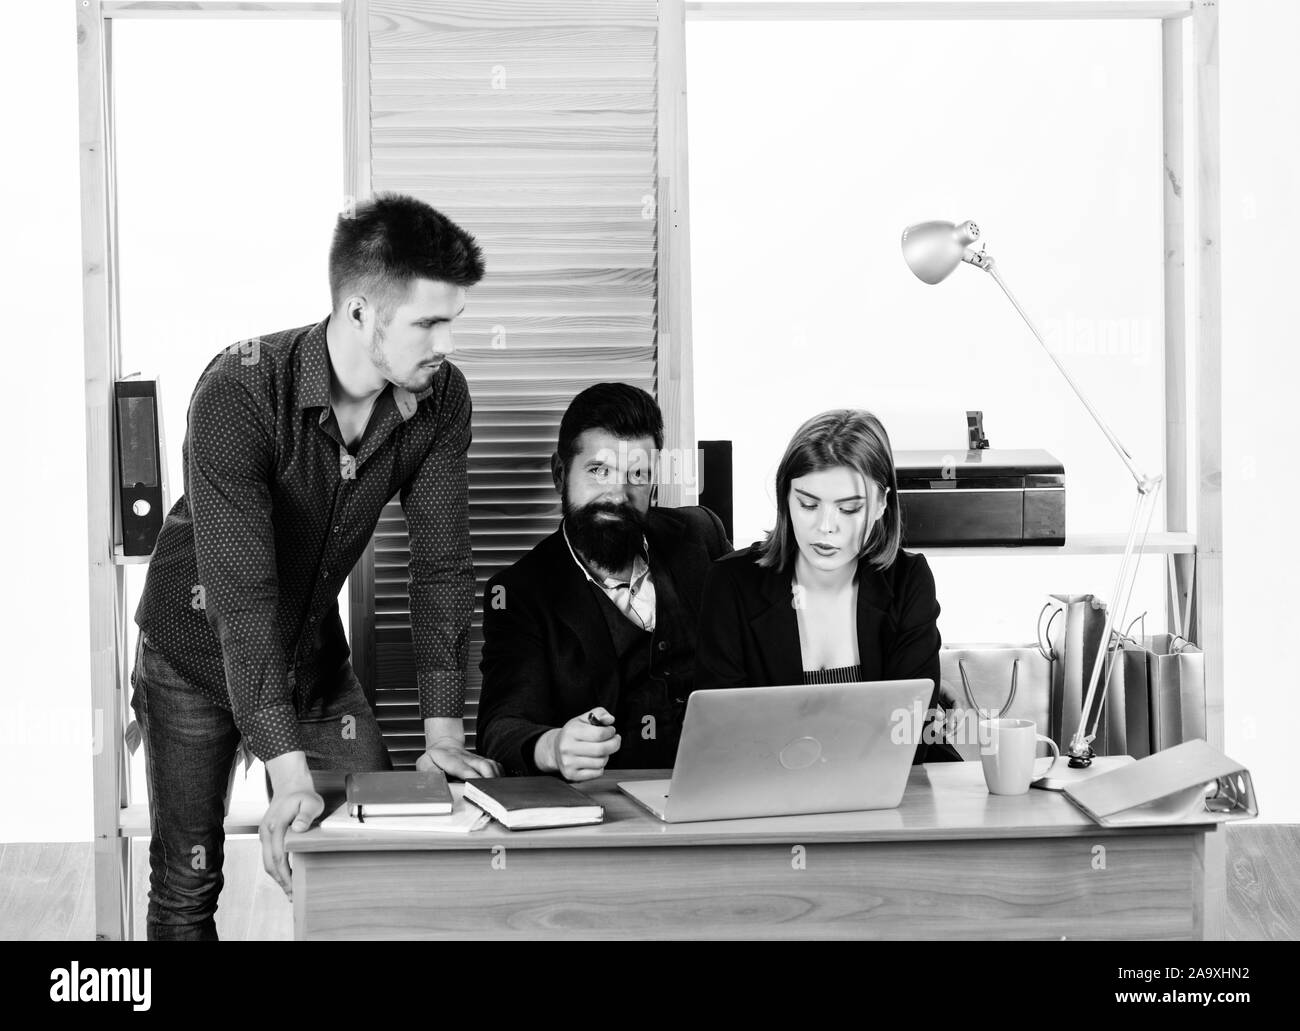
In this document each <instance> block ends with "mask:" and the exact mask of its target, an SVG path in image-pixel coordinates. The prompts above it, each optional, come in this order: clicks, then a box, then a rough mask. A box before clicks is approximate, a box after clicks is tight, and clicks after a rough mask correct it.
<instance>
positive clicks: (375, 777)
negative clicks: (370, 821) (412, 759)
mask: <svg viewBox="0 0 1300 1031" xmlns="http://www.w3.org/2000/svg"><path fill="white" fill-rule="evenodd" d="M343 783H344V790H345V791H346V795H347V803H348V815H350V816H354V817H356V818H357V819H358V820H364V819H366V818H367V817H370V816H445V815H447V814H448V813H450V812H451V809H452V797H451V788H450V787H448V786H447V777H446V775H445V774H444V773H443V772H442V771H441V770H427V771H425V772H423V773H421V772H419V771H416V770H385V771H381V772H375V773H349V774H348V775H347V778H346V779H345V780H344V782H343Z"/></svg>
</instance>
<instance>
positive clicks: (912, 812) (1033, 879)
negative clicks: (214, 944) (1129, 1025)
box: [288, 762, 1223, 940]
mask: <svg viewBox="0 0 1300 1031" xmlns="http://www.w3.org/2000/svg"><path fill="white" fill-rule="evenodd" d="M662 776H666V773H664V772H661V771H635V772H634V771H622V772H619V773H616V774H611V775H608V776H606V777H604V778H602V779H600V780H596V781H592V782H591V783H589V784H588V785H585V786H584V790H585V791H587V792H589V793H590V794H591V795H592V796H593V797H595V798H598V799H599V800H600V801H601V802H602V803H603V804H604V805H605V822H604V823H603V824H600V825H598V826H593V827H571V828H565V829H558V830H537V831H522V832H513V833H512V832H510V831H507V830H505V829H504V828H502V827H501V826H500V825H499V824H496V823H492V824H490V825H489V826H488V827H487V828H485V829H484V830H482V831H478V832H475V833H473V834H468V835H459V834H456V835H439V836H434V835H427V834H426V835H419V834H414V833H405V834H403V833H400V832H385V831H376V832H374V833H373V834H367V835H361V834H359V833H357V832H355V831H344V832H339V831H334V832H330V831H324V830H321V829H320V828H313V829H312V830H310V831H308V832H306V833H304V834H291V835H290V836H289V841H288V847H289V850H290V851H291V852H292V863H293V907H294V933H295V936H296V937H298V938H326V939H337V938H360V939H372V938H405V939H409V938H450V939H457V940H460V939H476V938H524V939H536V938H584V939H592V938H1060V937H1071V938H1075V937H1079V938H1201V937H1221V936H1222V926H1221V924H1220V923H1219V922H1220V921H1221V919H1222V917H1221V912H1220V909H1219V907H1217V906H1216V905H1215V904H1214V900H1213V898H1212V897H1209V895H1208V894H1207V892H1208V889H1209V887H1210V885H1209V882H1208V881H1207V878H1206V875H1205V870H1206V865H1205V860H1206V847H1207V841H1210V840H1211V836H1212V835H1216V834H1219V835H1221V834H1222V833H1223V831H1222V829H1221V828H1220V827H1219V826H1218V825H1216V824H1213V823H1209V824H1184V825H1179V826H1176V827H1159V828H1141V829H1137V830H1107V829H1103V828H1100V827H1098V826H1096V825H1095V824H1094V823H1092V821H1091V820H1089V819H1088V818H1087V817H1086V816H1084V815H1083V814H1082V813H1080V812H1079V811H1078V810H1076V809H1075V808H1074V806H1073V805H1071V804H1070V802H1069V800H1068V799H1066V798H1065V797H1064V796H1062V795H1059V794H1056V793H1052V792H1046V791H1038V790H1031V791H1030V792H1029V794H1027V795H1021V796H1018V797H1000V796H994V795H990V794H988V792H987V790H986V789H985V786H984V779H983V774H982V771H981V769H980V765H979V763H974V762H966V763H934V764H929V765H926V766H917V767H914V768H913V769H912V772H911V777H910V779H909V781H908V786H907V791H906V793H905V794H904V796H903V802H902V805H901V806H899V808H897V809H886V810H878V811H874V812H859V813H838V814H828V815H818V816H790V817H781V818H767V819H752V820H725V821H713V822H708V823H689V824H673V825H669V824H664V823H660V822H659V821H658V820H656V819H655V818H654V817H652V816H650V815H649V814H648V813H646V812H645V811H644V810H642V809H641V808H640V807H639V806H637V805H636V804H635V803H633V802H632V801H631V800H630V799H628V798H627V797H626V796H624V795H623V794H622V793H621V792H620V791H619V790H618V788H617V787H616V783H617V781H619V780H632V779H641V778H648V777H662ZM328 808H329V806H328V805H327V809H328ZM1207 903H1208V904H1207Z"/></svg>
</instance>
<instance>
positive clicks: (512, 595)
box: [477, 507, 731, 773]
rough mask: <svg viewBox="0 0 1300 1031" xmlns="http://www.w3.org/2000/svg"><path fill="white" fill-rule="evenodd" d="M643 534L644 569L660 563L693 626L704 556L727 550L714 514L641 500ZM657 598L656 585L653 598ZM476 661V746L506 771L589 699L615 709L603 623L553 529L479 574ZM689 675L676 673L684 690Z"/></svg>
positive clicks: (516, 768)
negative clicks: (645, 506) (646, 507)
mask: <svg viewBox="0 0 1300 1031" xmlns="http://www.w3.org/2000/svg"><path fill="white" fill-rule="evenodd" d="M646 541H647V543H648V544H649V546H650V569H651V575H652V576H656V572H655V571H656V567H657V566H658V565H659V564H661V563H662V564H664V565H666V568H667V570H668V574H669V575H670V576H671V577H672V580H673V584H674V586H675V588H676V593H677V596H678V600H679V604H680V605H682V606H684V607H685V608H686V609H687V611H686V613H685V614H684V618H683V619H682V624H683V626H684V628H685V629H686V632H687V633H688V634H691V635H693V634H694V632H695V627H696V620H697V618H698V614H699V608H700V599H701V595H702V593H703V590H704V579H705V577H706V576H707V575H708V572H709V567H710V564H711V562H712V561H713V559H715V558H717V557H718V556H720V555H725V554H726V553H727V552H729V551H730V550H731V544H730V542H729V541H728V540H727V535H726V532H725V531H724V530H723V527H722V522H721V521H720V520H719V519H718V517H717V516H716V515H714V514H713V513H712V512H711V511H709V510H708V509H707V508H700V507H689V508H651V509H650V511H649V513H648V526H647V529H646ZM498 588H500V589H502V590H503V591H504V593H502V590H498ZM660 597H662V595H661V594H660V592H658V591H657V592H656V603H659V599H660ZM496 598H500V599H501V603H499V604H494V599H496ZM691 643H692V644H693V642H691ZM479 669H480V670H481V671H482V673H483V688H482V693H481V695H480V697H479V709H478V725H477V735H478V736H477V747H478V750H479V752H480V753H481V754H483V755H486V756H488V757H490V758H492V759H495V760H496V761H497V762H500V763H501V764H502V765H503V766H504V767H505V768H506V770H507V771H508V772H513V773H526V772H531V771H532V770H534V769H535V767H534V766H533V762H532V750H533V746H534V744H535V743H536V740H537V737H538V736H539V735H540V734H542V733H544V732H545V731H547V730H549V729H550V728H552V727H559V726H562V725H563V724H565V723H567V722H568V721H569V720H571V719H572V718H573V717H574V716H577V715H579V714H580V713H582V712H583V711H585V710H588V709H591V708H593V707H595V706H597V705H603V706H604V707H605V708H607V709H609V710H610V711H611V712H614V711H615V707H616V704H617V695H618V685H619V676H618V669H617V665H616V656H615V652H614V644H613V639H612V638H611V636H610V630H609V625H608V623H607V622H606V621H605V616H604V614H603V613H602V612H601V609H600V604H599V601H598V599H597V597H596V596H595V593H594V588H592V587H591V586H590V585H589V584H588V583H587V581H586V580H585V578H584V577H583V575H582V571H581V570H580V569H579V568H578V567H577V565H576V564H575V563H574V561H573V556H572V555H570V554H569V548H568V545H566V544H565V541H564V535H563V534H562V533H561V532H560V531H559V530H558V529H557V530H556V531H555V533H553V534H551V536H549V537H547V538H546V539H545V540H543V541H542V542H541V543H539V544H538V545H537V546H536V547H535V548H533V550H532V551H530V552H529V553H528V554H527V555H525V556H524V557H523V558H521V559H519V561H518V562H516V563H515V564H514V565H512V566H511V567H510V568H509V569H503V570H502V571H501V572H499V573H497V575H496V576H494V577H492V579H491V580H489V581H488V584H487V587H486V588H485V589H484V594H483V657H482V660H481V661H480V663H479ZM690 682H691V679H690V677H689V676H688V677H684V678H683V690H684V691H688V690H689V684H690Z"/></svg>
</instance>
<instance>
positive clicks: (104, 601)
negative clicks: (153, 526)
mask: <svg viewBox="0 0 1300 1031" xmlns="http://www.w3.org/2000/svg"><path fill="white" fill-rule="evenodd" d="M73 2H74V4H75V6H76V16H77V75H78V83H79V96H78V104H79V115H80V117H79V127H80V141H79V148H78V149H79V152H80V159H81V259H82V260H81V276H82V284H81V286H82V291H81V295H82V317H83V322H84V348H85V367H86V516H87V518H86V528H87V534H86V545H87V557H88V560H89V574H90V693H91V713H90V716H91V719H92V721H96V722H98V724H99V726H100V727H101V728H102V729H101V732H100V734H99V740H100V748H99V750H98V752H97V753H96V754H95V755H94V756H93V758H92V762H91V769H92V773H93V776H94V828H95V830H94V833H95V840H94V877H95V937H96V938H99V939H108V940H114V941H120V940H122V939H123V938H126V937H128V936H129V934H130V928H129V927H128V926H127V924H126V918H125V906H124V902H123V900H124V897H125V893H126V892H127V891H129V890H130V886H129V885H128V884H127V883H126V871H125V870H124V869H123V861H122V860H123V852H122V850H121V847H120V844H119V842H118V833H117V824H118V813H119V812H120V810H121V804H122V791H123V790H124V785H123V783H122V779H121V770H122V762H123V760H122V755H121V753H122V748H123V743H122V727H121V717H120V713H121V711H122V700H121V697H120V694H119V692H120V690H121V688H120V684H119V679H118V677H119V670H120V668H121V661H122V656H121V654H120V652H121V648H120V643H119V642H120V632H121V627H120V624H119V620H118V608H119V597H120V595H121V590H122V583H121V581H122V577H123V572H122V570H121V568H120V567H118V566H117V565H116V564H115V563H114V561H113V480H112V476H113V468H112V465H113V422H112V411H113V407H112V401H113V380H114V379H115V378H116V375H117V352H116V348H115V346H114V345H115V340H116V334H115V333H114V332H113V320H114V319H115V317H116V312H115V309H114V305H113V289H114V287H113V276H112V255H111V253H110V251H109V239H110V235H109V234H110V211H111V198H110V194H109V190H110V178H109V177H110V165H109V160H108V146H109V141H108V111H107V104H108V84H107V74H106V72H107V39H106V32H105V27H104V19H103V17H102V13H101V11H100V6H99V0H73ZM93 725H94V724H93V723H92V726H93Z"/></svg>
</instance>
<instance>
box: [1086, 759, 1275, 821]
mask: <svg viewBox="0 0 1300 1031" xmlns="http://www.w3.org/2000/svg"><path fill="white" fill-rule="evenodd" d="M1064 794H1065V797H1066V798H1068V799H1069V800H1070V801H1071V802H1073V803H1074V804H1075V805H1076V806H1078V807H1079V808H1080V809H1082V810H1083V811H1084V812H1085V813H1087V814H1088V815H1089V816H1091V817H1092V818H1093V819H1094V820H1096V821H1097V822H1098V823H1099V824H1101V825H1102V826H1103V827H1130V826H1135V825H1141V824H1162V823H1185V822H1186V823H1204V822H1210V821H1213V822H1217V821H1220V820H1231V819H1242V818H1246V817H1251V816H1257V815H1258V814H1259V809H1258V807H1257V806H1256V804H1255V789H1254V786H1253V784H1252V782H1251V779H1250V771H1249V770H1247V769H1246V768H1245V767H1244V766H1242V765H1241V763H1239V762H1236V761H1234V760H1232V759H1229V758H1228V757H1227V756H1226V755H1224V754H1223V753H1222V752H1220V751H1219V750H1218V749H1217V748H1214V747H1213V746H1212V745H1210V744H1208V743H1207V742H1205V741H1200V740H1197V741H1187V742H1185V743H1184V744H1181V745H1175V746H1174V747H1172V748H1166V749H1165V750H1164V751H1162V752H1156V753H1155V754H1153V755H1149V756H1147V757H1146V758H1145V759H1139V760H1137V761H1136V762H1132V763H1128V764H1127V765H1125V766H1121V767H1120V768H1119V769H1117V770H1112V771H1111V772H1109V773H1100V774H1098V775H1097V776H1095V777H1089V778H1088V779H1087V780H1083V781H1080V782H1079V783H1077V784H1072V785H1070V786H1069V787H1067V788H1065V790H1064Z"/></svg>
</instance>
